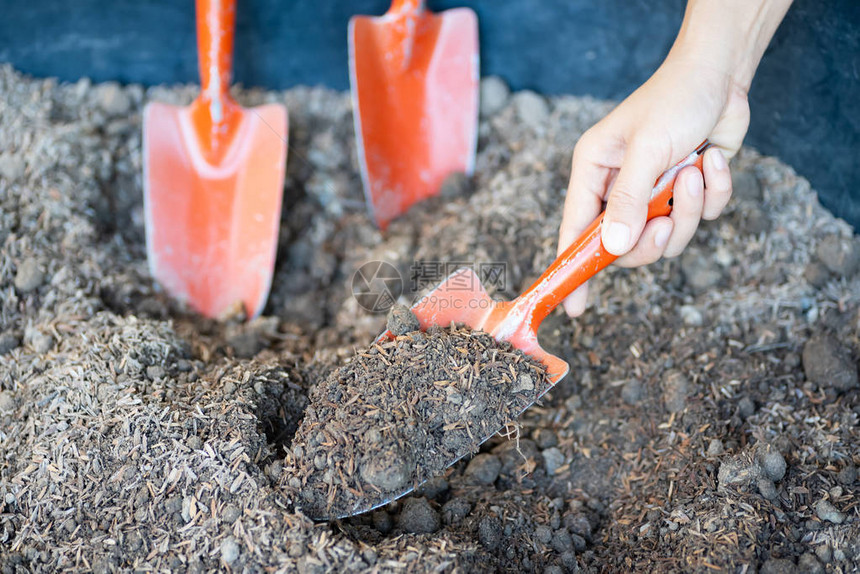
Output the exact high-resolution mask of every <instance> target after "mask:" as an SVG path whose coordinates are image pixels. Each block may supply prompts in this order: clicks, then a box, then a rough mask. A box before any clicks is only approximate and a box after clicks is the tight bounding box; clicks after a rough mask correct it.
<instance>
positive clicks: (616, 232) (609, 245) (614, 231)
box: [603, 221, 630, 255]
mask: <svg viewBox="0 0 860 574" xmlns="http://www.w3.org/2000/svg"><path fill="white" fill-rule="evenodd" d="M628 243H630V228H629V227H627V226H626V225H625V224H623V223H621V222H620V221H612V222H610V223H609V225H606V226H604V230H603V247H605V248H606V250H607V251H609V252H610V253H613V254H615V255H617V254H619V253H622V252H624V251H626V250H627V244H628Z"/></svg>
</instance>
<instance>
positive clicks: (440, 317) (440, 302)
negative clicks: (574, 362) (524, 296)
mask: <svg viewBox="0 0 860 574" xmlns="http://www.w3.org/2000/svg"><path fill="white" fill-rule="evenodd" d="M412 312H413V313H414V314H415V316H416V317H417V318H418V322H419V323H420V324H421V329H422V330H426V329H427V328H428V327H430V326H432V325H438V326H440V327H447V326H449V325H451V324H452V323H458V324H463V325H466V326H467V327H469V328H471V329H473V330H480V331H484V332H486V333H489V334H491V335H492V336H493V337H495V338H496V339H498V340H500V341H508V342H510V343H511V344H512V345H513V346H514V347H516V348H517V349H519V350H520V351H522V352H523V353H525V354H526V355H529V356H530V357H532V358H534V359H536V360H538V361H540V362H541V363H542V364H543V365H544V366H545V367H546V368H547V373H548V374H549V377H550V382H552V384H553V385H554V384H555V383H557V382H558V381H560V380H561V379H563V378H564V377H565V376H566V375H567V373H568V371H569V370H570V367H569V366H568V364H567V362H566V361H565V360H564V359H562V358H560V357H557V356H555V355H553V354H551V353H548V352H547V351H545V350H544V349H543V347H541V346H540V343H539V342H538V338H537V328H536V326H535V325H532V324H531V323H530V322H528V321H526V320H520V319H519V318H518V317H517V316H516V308H515V306H514V304H513V302H512V301H494V300H493V299H492V298H491V297H490V296H489V295H488V294H487V290H486V289H485V288H484V286H483V284H482V283H481V279H480V277H478V275H477V274H476V273H475V272H474V271H473V270H472V269H469V268H463V269H458V270H457V271H455V272H454V273H452V274H451V275H449V276H448V278H447V279H445V280H444V281H443V282H442V283H440V284H439V286H438V287H436V288H435V289H433V290H432V291H431V292H429V293H428V294H427V295H425V296H424V297H422V298H421V299H420V300H419V301H418V302H417V303H415V305H413V306H412ZM389 337H391V333H390V332H389V331H386V332H384V333H383V334H382V335H380V338H389ZM537 398H540V397H537Z"/></svg>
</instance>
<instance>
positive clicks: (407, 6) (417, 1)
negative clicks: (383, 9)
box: [388, 0, 424, 13]
mask: <svg viewBox="0 0 860 574" xmlns="http://www.w3.org/2000/svg"><path fill="white" fill-rule="evenodd" d="M423 9H424V0H391V9H390V10H389V11H388V12H389V13H394V12H404V11H409V12H420V11H422V10H423Z"/></svg>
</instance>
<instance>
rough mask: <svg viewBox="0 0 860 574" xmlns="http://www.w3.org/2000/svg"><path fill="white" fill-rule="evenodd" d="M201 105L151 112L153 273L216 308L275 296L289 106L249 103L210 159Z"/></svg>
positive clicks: (252, 309) (147, 127)
mask: <svg viewBox="0 0 860 574" xmlns="http://www.w3.org/2000/svg"><path fill="white" fill-rule="evenodd" d="M190 110H191V108H187V107H177V106H171V105H167V104H162V103H151V104H149V105H148V106H147V107H146V110H145V111H144V127H143V142H144V143H143V146H144V150H143V151H144V210H145V216H146V246H147V258H148V261H149V268H150V272H151V273H152V275H153V277H154V278H155V279H156V280H157V281H158V282H159V283H160V284H161V286H162V287H163V288H164V289H165V290H166V291H167V292H168V293H169V294H170V295H171V296H173V297H175V298H176V299H178V300H180V301H182V302H184V303H186V304H188V305H189V306H190V307H192V308H194V309H195V310H197V311H198V312H200V313H202V314H204V315H206V316H209V317H220V316H223V315H224V314H227V313H231V312H233V311H235V310H236V307H237V304H241V305H242V306H243V307H244V310H245V313H246V314H247V315H248V316H249V317H253V316H256V315H257V314H259V313H260V311H262V308H263V305H264V304H265V302H266V298H267V297H268V293H269V287H270V285H271V280H272V271H273V269H274V262H275V253H276V250H277V238H278V223H279V219H280V213H281V198H282V195H283V181H284V169H285V159H286V153H287V144H286V136H287V112H286V109H285V108H284V107H283V106H280V105H266V106H261V107H258V108H254V109H252V110H241V109H240V110H239V112H238V113H239V115H240V117H239V118H238V120H237V123H238V127H237V128H236V130H235V133H234V135H233V136H232V137H231V138H230V139H229V141H228V142H227V146H228V147H227V149H226V150H225V152H224V153H223V155H221V156H220V158H219V159H218V161H217V162H215V163H213V162H211V161H208V160H207V159H206V157H207V156H206V154H205V153H204V146H203V142H202V141H201V138H200V136H199V135H198V134H199V132H198V131H197V130H195V128H194V125H193V122H192V118H191V115H190Z"/></svg>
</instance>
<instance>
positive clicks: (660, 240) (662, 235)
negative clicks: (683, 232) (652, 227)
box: [654, 225, 672, 247]
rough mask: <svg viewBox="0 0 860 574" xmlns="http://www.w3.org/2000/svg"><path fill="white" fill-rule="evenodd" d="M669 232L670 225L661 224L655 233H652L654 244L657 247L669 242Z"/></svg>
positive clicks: (670, 232)
mask: <svg viewBox="0 0 860 574" xmlns="http://www.w3.org/2000/svg"><path fill="white" fill-rule="evenodd" d="M671 234H672V227H671V226H670V225H663V226H662V227H660V229H658V230H657V234H656V235H654V245H656V246H657V247H665V246H666V243H668V242H669V236H670V235H671Z"/></svg>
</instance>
